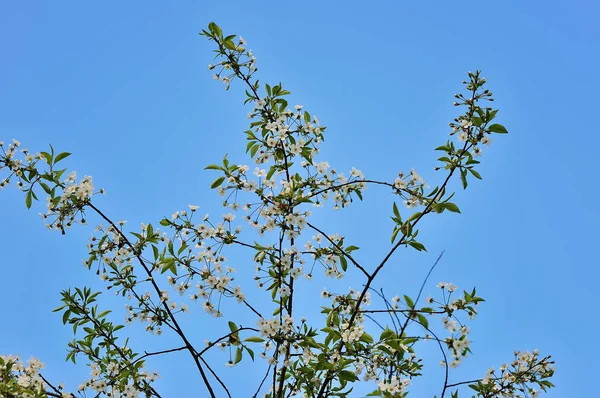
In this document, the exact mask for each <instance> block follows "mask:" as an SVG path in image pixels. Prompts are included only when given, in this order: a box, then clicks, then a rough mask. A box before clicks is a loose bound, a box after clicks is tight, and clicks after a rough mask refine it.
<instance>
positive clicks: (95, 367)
mask: <svg viewBox="0 0 600 398" xmlns="http://www.w3.org/2000/svg"><path fill="white" fill-rule="evenodd" d="M89 366H90V368H91V376H90V378H89V379H88V380H86V381H84V382H83V383H81V384H80V385H79V387H78V388H77V389H78V391H80V392H84V391H85V390H87V389H91V390H93V391H95V392H96V394H98V395H100V394H105V395H106V396H109V397H127V398H138V397H141V396H146V394H145V392H146V391H145V390H146V389H147V388H148V386H149V384H150V383H152V382H154V381H155V380H156V379H157V378H158V373H156V372H153V373H148V372H146V371H142V372H139V373H136V375H135V376H136V378H135V379H131V380H129V382H128V383H127V384H126V385H125V386H124V387H123V388H120V387H119V386H118V385H115V383H114V382H113V379H114V378H115V377H118V376H119V373H120V370H121V368H120V365H119V364H118V363H115V362H109V363H108V364H107V365H106V367H105V369H106V370H105V371H104V372H103V371H102V368H101V367H100V365H99V364H97V363H91V364H90V365H89ZM130 376H133V374H130Z"/></svg>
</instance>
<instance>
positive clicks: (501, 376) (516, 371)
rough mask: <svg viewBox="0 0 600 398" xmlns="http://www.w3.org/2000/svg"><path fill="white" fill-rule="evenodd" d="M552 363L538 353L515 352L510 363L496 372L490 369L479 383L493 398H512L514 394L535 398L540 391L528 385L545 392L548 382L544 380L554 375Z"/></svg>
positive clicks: (548, 358)
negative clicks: (491, 393)
mask: <svg viewBox="0 0 600 398" xmlns="http://www.w3.org/2000/svg"><path fill="white" fill-rule="evenodd" d="M554 370H555V368H554V362H553V361H550V357H545V358H541V359H540V357H539V351H538V350H534V351H533V352H530V351H515V352H514V360H513V362H512V363H510V365H509V364H503V365H502V366H500V368H499V372H497V371H496V370H495V369H494V368H490V369H489V370H488V371H487V373H486V375H485V376H484V377H483V379H482V380H481V383H482V384H483V385H484V386H485V387H486V388H487V390H490V391H491V392H493V393H494V394H495V395H493V398H504V397H507V398H508V397H514V396H516V392H517V391H520V392H521V393H527V394H529V396H531V397H532V398H537V397H538V396H539V394H540V390H538V389H536V388H534V387H532V386H531V385H529V384H537V385H538V386H539V388H541V390H545V389H546V388H547V387H549V386H551V385H552V384H551V383H550V385H548V382H547V381H545V380H544V379H547V378H549V377H551V376H552V375H553V374H554Z"/></svg>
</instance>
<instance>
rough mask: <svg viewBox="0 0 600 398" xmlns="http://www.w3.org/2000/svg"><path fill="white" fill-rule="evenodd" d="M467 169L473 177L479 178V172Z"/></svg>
mask: <svg viewBox="0 0 600 398" xmlns="http://www.w3.org/2000/svg"><path fill="white" fill-rule="evenodd" d="M467 170H469V172H470V173H471V174H473V176H474V177H475V178H477V179H479V180H481V174H479V172H477V171H476V170H474V169H467Z"/></svg>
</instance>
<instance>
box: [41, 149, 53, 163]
mask: <svg viewBox="0 0 600 398" xmlns="http://www.w3.org/2000/svg"><path fill="white" fill-rule="evenodd" d="M41 154H42V156H43V157H44V159H46V163H48V164H52V155H50V154H49V153H48V152H41Z"/></svg>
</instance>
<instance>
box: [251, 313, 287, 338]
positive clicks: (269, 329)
mask: <svg viewBox="0 0 600 398" xmlns="http://www.w3.org/2000/svg"><path fill="white" fill-rule="evenodd" d="M257 325H258V330H259V331H260V334H261V336H263V337H267V338H274V337H276V336H278V335H279V334H280V333H283V334H284V335H285V334H288V333H291V332H292V331H293V330H294V319H293V318H292V317H291V316H289V315H284V316H283V324H281V323H280V322H279V319H278V318H273V319H263V318H260V319H259V320H258V322H257Z"/></svg>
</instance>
